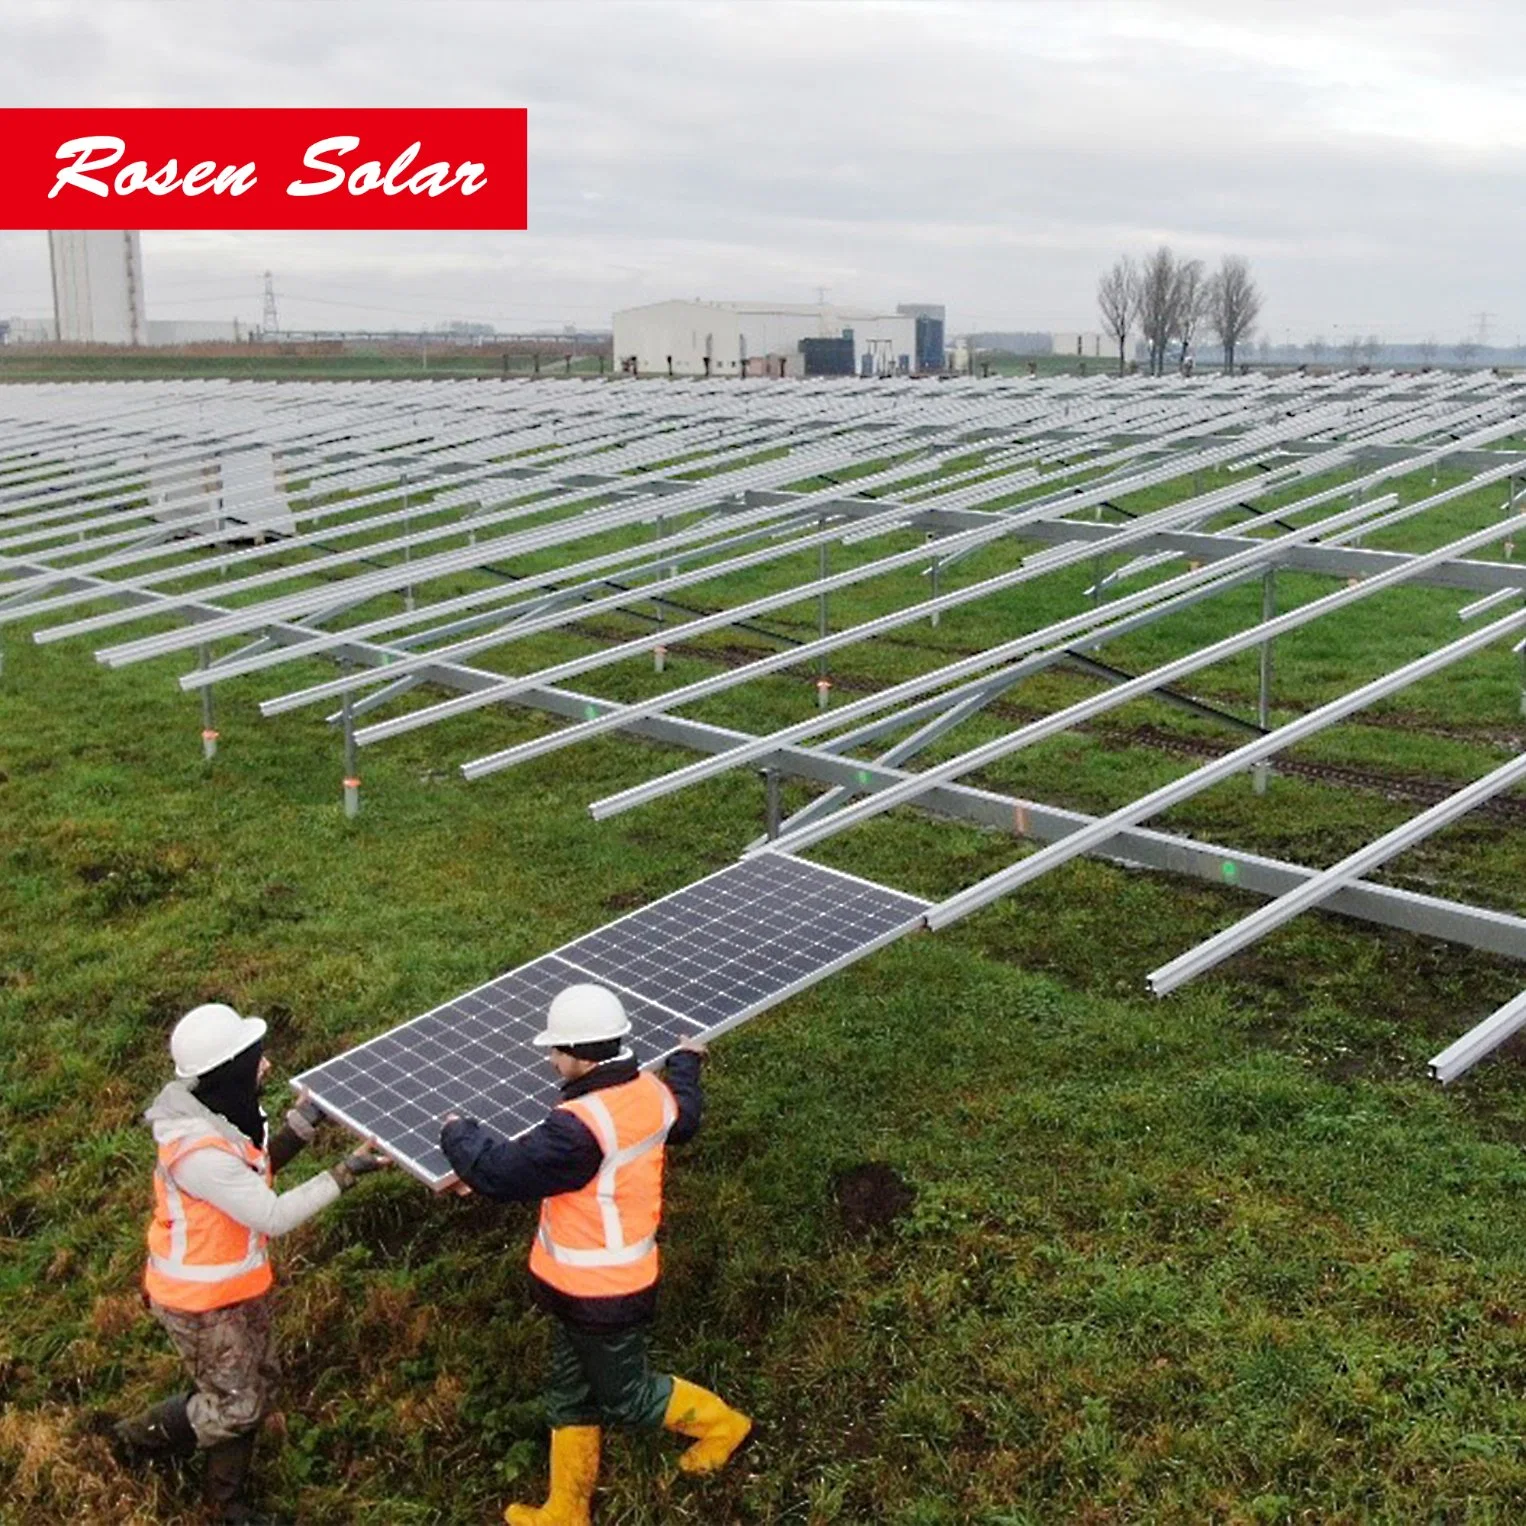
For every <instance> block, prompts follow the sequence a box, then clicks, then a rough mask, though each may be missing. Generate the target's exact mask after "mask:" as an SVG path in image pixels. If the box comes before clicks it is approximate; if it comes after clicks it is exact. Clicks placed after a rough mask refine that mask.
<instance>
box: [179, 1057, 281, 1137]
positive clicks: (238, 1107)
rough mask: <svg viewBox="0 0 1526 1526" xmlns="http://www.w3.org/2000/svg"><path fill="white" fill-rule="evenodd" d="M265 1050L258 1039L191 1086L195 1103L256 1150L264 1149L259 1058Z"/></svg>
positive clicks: (197, 1079) (199, 1077) (200, 1077)
mask: <svg viewBox="0 0 1526 1526" xmlns="http://www.w3.org/2000/svg"><path fill="white" fill-rule="evenodd" d="M264 1050H265V1046H264V1044H263V1043H262V1042H261V1041H260V1040H259V1039H256V1040H255V1041H254V1043H252V1044H250V1045H249V1046H248V1047H247V1048H246V1049H240V1050H239V1052H238V1053H237V1054H236V1055H234V1056H233V1058H232V1059H231V1060H224V1061H223V1062H222V1064H221V1065H219V1066H217V1067H216V1068H215V1069H214V1070H209V1071H208V1072H207V1073H206V1074H205V1075H204V1076H198V1077H197V1078H196V1080H195V1081H193V1082H192V1083H191V1090H192V1091H193V1092H194V1093H195V1095H196V1100H197V1101H198V1102H200V1103H201V1104H202V1106H203V1107H206V1108H208V1109H209V1110H210V1111H212V1112H214V1113H220V1114H221V1115H222V1116H223V1117H224V1118H226V1119H227V1120H228V1122H229V1123H231V1124H232V1125H233V1127H234V1128H236V1129H238V1130H240V1131H241V1132H242V1133H243V1134H244V1135H245V1136H246V1137H247V1138H248V1140H249V1142H250V1143H251V1144H252V1145H253V1146H254V1147H255V1148H256V1149H257V1150H263V1149H264V1148H265V1115H264V1113H262V1112H261V1111H260V1080H259V1077H260V1056H261V1055H262V1054H263V1053H264Z"/></svg>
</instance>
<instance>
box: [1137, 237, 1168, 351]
mask: <svg viewBox="0 0 1526 1526" xmlns="http://www.w3.org/2000/svg"><path fill="white" fill-rule="evenodd" d="M1177 295H1178V293H1177V279H1176V256H1175V255H1174V254H1172V253H1171V250H1170V249H1169V248H1168V247H1167V246H1166V245H1165V244H1162V245H1161V246H1160V248H1159V249H1157V250H1156V251H1155V253H1154V254H1152V255H1150V256H1149V257H1148V258H1147V259H1146V260H1145V262H1144V264H1143V265H1142V266H1141V267H1140V270H1139V285H1138V298H1139V301H1138V306H1137V308H1136V310H1135V315H1136V317H1137V318H1138V320H1139V327H1140V329H1141V330H1142V331H1143V333H1144V337H1145V344H1146V345H1147V346H1148V348H1149V352H1150V375H1151V376H1159V375H1161V374H1162V373H1163V372H1164V371H1165V369H1166V346H1167V345H1168V344H1170V343H1171V337H1172V335H1173V334H1174V333H1175V331H1176V300H1177Z"/></svg>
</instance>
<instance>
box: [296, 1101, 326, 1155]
mask: <svg viewBox="0 0 1526 1526" xmlns="http://www.w3.org/2000/svg"><path fill="white" fill-rule="evenodd" d="M327 1116H328V1115H327V1114H326V1113H325V1112H324V1111H323V1109H322V1108H321V1107H319V1106H318V1104H317V1103H316V1102H314V1101H313V1099H312V1098H311V1097H310V1096H308V1094H307V1093H306V1092H303V1093H302V1095H301V1096H300V1097H298V1098H297V1105H296V1106H295V1107H293V1108H290V1109H288V1111H287V1114H286V1127H287V1128H289V1129H290V1130H291V1131H292V1133H293V1134H295V1135H296V1136H297V1138H298V1139H300V1140H301V1141H302V1143H303V1144H311V1143H312V1138H313V1135H314V1133H315V1132H316V1131H317V1128H318V1125H319V1124H320V1123H322V1122H323V1120H324V1118H325V1117H327Z"/></svg>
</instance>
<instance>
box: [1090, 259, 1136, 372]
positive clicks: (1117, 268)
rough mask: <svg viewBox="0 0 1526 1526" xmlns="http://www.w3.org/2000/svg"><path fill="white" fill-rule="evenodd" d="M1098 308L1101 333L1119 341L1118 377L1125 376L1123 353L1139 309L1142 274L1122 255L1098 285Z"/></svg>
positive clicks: (1105, 272) (1104, 274)
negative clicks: (1140, 275) (1140, 276)
mask: <svg viewBox="0 0 1526 1526" xmlns="http://www.w3.org/2000/svg"><path fill="white" fill-rule="evenodd" d="M1097 307H1098V310H1099V311H1100V312H1101V314H1102V331H1103V333H1105V334H1108V335H1110V336H1111V337H1112V338H1114V339H1116V340H1117V341H1118V374H1119V375H1120V376H1122V375H1123V365H1124V349H1125V347H1126V346H1127V344H1128V342H1129V330H1130V328H1132V327H1133V324H1134V319H1135V317H1136V316H1137V314H1138V309H1139V274H1138V272H1137V271H1136V270H1135V269H1134V262H1133V260H1131V259H1130V258H1129V257H1128V255H1126V254H1121V255H1119V256H1118V258H1117V260H1116V261H1115V262H1114V264H1113V268H1112V269H1111V270H1107V271H1104V272H1103V273H1102V277H1101V279H1100V280H1099V281H1098V282H1097Z"/></svg>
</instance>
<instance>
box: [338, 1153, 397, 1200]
mask: <svg viewBox="0 0 1526 1526" xmlns="http://www.w3.org/2000/svg"><path fill="white" fill-rule="evenodd" d="M391 1164H392V1162H391V1161H390V1160H388V1159H387V1157H386V1156H385V1155H381V1154H378V1153H377V1150H376V1146H375V1145H373V1144H363V1145H362V1146H361V1147H360V1148H359V1149H358V1150H355V1151H353V1152H352V1153H351V1154H349V1155H346V1156H345V1158H344V1159H343V1160H342V1161H340V1162H339V1164H338V1165H337V1166H332V1167H330V1169H329V1174H330V1175H331V1176H332V1177H333V1178H334V1180H335V1181H336V1182H338V1183H339V1190H340V1191H341V1192H348V1191H349V1190H350V1188H351V1187H353V1186H354V1185H355V1183H356V1182H357V1181H358V1180H359V1179H360V1178H361V1177H362V1176H369V1175H370V1174H371V1172H373V1171H385V1170H386V1169H387V1167H388V1166H390V1165H391Z"/></svg>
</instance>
